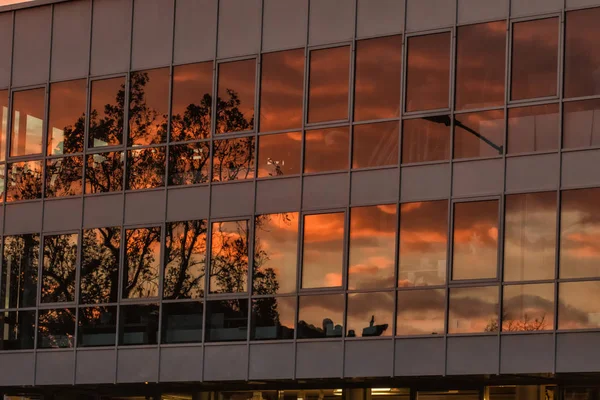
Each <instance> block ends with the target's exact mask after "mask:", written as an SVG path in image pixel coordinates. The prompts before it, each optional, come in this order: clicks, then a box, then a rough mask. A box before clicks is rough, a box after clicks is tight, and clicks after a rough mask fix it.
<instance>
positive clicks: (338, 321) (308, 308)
mask: <svg viewBox="0 0 600 400" xmlns="http://www.w3.org/2000/svg"><path fill="white" fill-rule="evenodd" d="M343 335H344V295H343V294H326V295H319V296H301V297H300V305H299V310H298V339H314V338H332V337H342V336H343Z"/></svg>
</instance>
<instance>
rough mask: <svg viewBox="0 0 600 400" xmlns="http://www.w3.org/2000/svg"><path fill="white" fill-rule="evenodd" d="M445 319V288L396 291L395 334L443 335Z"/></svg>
mask: <svg viewBox="0 0 600 400" xmlns="http://www.w3.org/2000/svg"><path fill="white" fill-rule="evenodd" d="M445 321H446V290H445V289H427V290H401V291H399V292H398V317H397V319H396V335H398V336H409V335H443V334H444V325H445Z"/></svg>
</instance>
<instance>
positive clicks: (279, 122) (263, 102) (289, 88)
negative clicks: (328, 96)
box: [260, 49, 304, 132]
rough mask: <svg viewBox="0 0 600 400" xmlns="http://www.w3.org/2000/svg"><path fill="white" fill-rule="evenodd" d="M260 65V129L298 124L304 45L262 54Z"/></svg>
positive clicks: (266, 129)
mask: <svg viewBox="0 0 600 400" xmlns="http://www.w3.org/2000/svg"><path fill="white" fill-rule="evenodd" d="M261 68H262V70H261V88H260V131H261V132H268V131H280V130H285V129H294V128H300V127H301V126H302V96H303V93H304V49H297V50H288V51H279V52H276V53H266V54H263V56H262V60H261Z"/></svg>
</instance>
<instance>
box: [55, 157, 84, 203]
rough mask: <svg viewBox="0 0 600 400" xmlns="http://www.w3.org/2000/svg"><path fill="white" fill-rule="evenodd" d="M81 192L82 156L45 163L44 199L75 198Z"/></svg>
mask: <svg viewBox="0 0 600 400" xmlns="http://www.w3.org/2000/svg"><path fill="white" fill-rule="evenodd" d="M82 190H83V156H73V157H64V158H53V159H49V160H47V161H46V197H67V196H77V195H80V194H81V191H82Z"/></svg>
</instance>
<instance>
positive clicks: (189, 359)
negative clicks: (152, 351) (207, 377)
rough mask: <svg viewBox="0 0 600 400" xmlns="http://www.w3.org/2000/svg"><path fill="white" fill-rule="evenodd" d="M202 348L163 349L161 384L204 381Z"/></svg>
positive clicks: (161, 355)
mask: <svg viewBox="0 0 600 400" xmlns="http://www.w3.org/2000/svg"><path fill="white" fill-rule="evenodd" d="M202 357H203V354H202V347H199V346H194V347H191V346H190V347H162V348H161V349H160V381H161V382H199V381H201V380H202V366H203V362H202V359H203V358H202Z"/></svg>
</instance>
